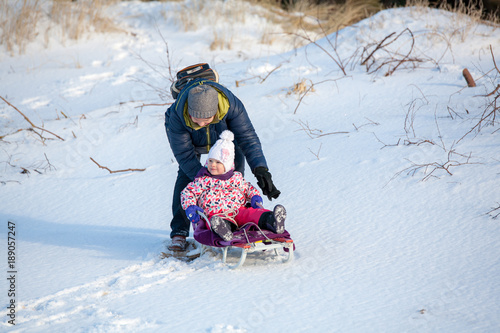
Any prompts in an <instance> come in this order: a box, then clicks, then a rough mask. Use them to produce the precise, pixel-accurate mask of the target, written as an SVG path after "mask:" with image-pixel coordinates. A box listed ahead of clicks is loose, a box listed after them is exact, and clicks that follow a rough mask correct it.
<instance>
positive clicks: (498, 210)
mask: <svg viewBox="0 0 500 333" xmlns="http://www.w3.org/2000/svg"><path fill="white" fill-rule="evenodd" d="M494 213H495V214H494ZM484 215H489V216H491V218H492V219H493V220H496V219H497V218H498V217H499V216H500V204H498V206H497V207H494V208H492V209H491V210H490V211H489V212H487V213H486V214H484Z"/></svg>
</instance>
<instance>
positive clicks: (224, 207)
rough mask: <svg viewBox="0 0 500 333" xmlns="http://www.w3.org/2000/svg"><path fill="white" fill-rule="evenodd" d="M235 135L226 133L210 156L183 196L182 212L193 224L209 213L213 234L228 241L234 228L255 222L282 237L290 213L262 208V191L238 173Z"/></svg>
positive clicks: (279, 207)
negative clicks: (235, 165) (234, 142)
mask: <svg viewBox="0 0 500 333" xmlns="http://www.w3.org/2000/svg"><path fill="white" fill-rule="evenodd" d="M233 140H234V134H233V133H232V132H231V131H228V130H225V131H223V132H222V133H221V135H220V139H219V140H217V142H216V143H215V145H214V146H213V147H212V148H211V149H210V152H209V153H208V159H207V163H206V164H205V167H203V168H202V169H201V170H200V171H199V172H198V174H197V175H196V177H195V179H194V180H193V181H192V182H191V183H189V184H188V185H187V186H186V188H185V189H184V190H183V191H182V192H181V204H182V208H183V209H184V210H185V211H186V215H187V217H188V218H189V220H190V221H191V222H192V223H193V227H194V229H196V226H197V225H198V222H199V221H200V216H199V215H198V213H197V211H200V212H205V214H206V215H207V216H208V219H209V221H210V225H211V226H212V230H213V231H214V232H215V233H216V234H217V235H219V236H220V237H221V238H222V239H224V240H225V241H229V240H231V239H232V238H233V232H232V228H231V226H233V228H236V227H241V226H242V225H244V224H245V223H247V222H254V223H256V224H257V225H258V226H259V227H260V228H263V229H267V230H270V231H272V232H274V233H277V234H281V233H283V232H284V231H285V218H286V210H285V207H283V206H282V205H276V207H274V210H273V211H269V210H267V209H264V208H262V202H263V201H262V198H261V196H260V192H259V190H257V189H256V188H255V187H254V186H253V185H252V184H250V183H249V182H247V181H245V179H244V178H243V175H242V174H241V173H240V172H238V171H234V144H233ZM247 203H250V205H251V206H250V207H247V206H246V204H247Z"/></svg>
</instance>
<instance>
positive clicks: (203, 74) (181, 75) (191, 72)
mask: <svg viewBox="0 0 500 333" xmlns="http://www.w3.org/2000/svg"><path fill="white" fill-rule="evenodd" d="M194 79H205V80H212V81H215V82H219V74H217V72H216V71H215V70H214V69H212V68H210V66H209V65H208V64H206V63H203V64H196V65H192V66H189V67H186V68H184V69H182V70H180V71H178V72H177V80H176V81H174V82H173V83H172V85H171V86H170V93H171V94H172V97H173V98H174V99H177V97H178V96H179V93H180V92H181V90H182V89H183V88H184V87H185V86H186V85H187V84H188V83H189V82H191V81H192V80H194Z"/></svg>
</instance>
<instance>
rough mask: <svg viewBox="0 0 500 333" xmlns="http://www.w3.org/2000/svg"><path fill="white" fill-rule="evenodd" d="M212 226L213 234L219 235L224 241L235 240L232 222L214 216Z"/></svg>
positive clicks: (211, 221)
mask: <svg viewBox="0 0 500 333" xmlns="http://www.w3.org/2000/svg"><path fill="white" fill-rule="evenodd" d="M210 224H211V225H212V230H213V232H215V233H216V234H217V235H219V236H220V237H221V238H222V239H223V240H225V241H230V240H231V239H233V232H232V231H231V225H230V222H228V221H226V220H225V219H223V218H222V217H220V216H212V218H211V219H210Z"/></svg>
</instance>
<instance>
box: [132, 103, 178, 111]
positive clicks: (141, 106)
mask: <svg viewBox="0 0 500 333" xmlns="http://www.w3.org/2000/svg"><path fill="white" fill-rule="evenodd" d="M172 104H173V103H161V104H142V105H139V106H136V107H135V108H136V109H137V108H141V112H142V109H143V108H144V107H145V106H166V105H172Z"/></svg>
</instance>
